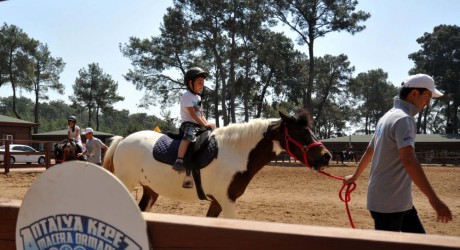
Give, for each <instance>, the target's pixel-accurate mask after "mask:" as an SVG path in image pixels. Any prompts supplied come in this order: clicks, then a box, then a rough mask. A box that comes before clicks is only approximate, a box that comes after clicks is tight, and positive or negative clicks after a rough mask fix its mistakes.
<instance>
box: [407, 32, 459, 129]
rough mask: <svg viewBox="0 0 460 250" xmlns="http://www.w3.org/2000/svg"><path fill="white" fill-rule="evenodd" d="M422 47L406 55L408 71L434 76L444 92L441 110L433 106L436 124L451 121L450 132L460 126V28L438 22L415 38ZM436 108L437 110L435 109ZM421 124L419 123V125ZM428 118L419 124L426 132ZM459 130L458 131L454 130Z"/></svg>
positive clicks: (441, 99) (449, 122)
mask: <svg viewBox="0 0 460 250" xmlns="http://www.w3.org/2000/svg"><path fill="white" fill-rule="evenodd" d="M417 42H418V43H419V44H420V46H421V47H422V48H421V49H420V50H419V51H417V52H414V53H412V54H410V55H409V59H411V60H413V61H414V63H415V67H414V68H413V69H411V70H410V73H412V74H414V73H425V74H429V75H431V76H433V78H434V79H435V82H436V85H437V87H438V88H439V89H440V90H441V91H442V92H443V93H444V94H445V95H444V96H443V97H442V98H440V99H439V101H440V102H441V103H442V109H440V108H439V107H436V106H435V105H440V104H439V103H438V104H436V103H435V105H433V108H434V110H433V111H435V113H438V115H436V116H435V118H433V119H434V120H435V121H434V122H435V123H444V124H446V125H447V124H452V129H453V131H459V128H460V108H459V107H460V27H459V26H457V25H439V26H436V27H434V29H433V32H432V33H425V34H424V35H423V36H422V37H420V38H418V39H417ZM436 110H437V111H436ZM419 126H420V124H419ZM426 126H427V121H426V120H424V121H423V125H422V127H424V130H425V132H426ZM457 133H458V132H457Z"/></svg>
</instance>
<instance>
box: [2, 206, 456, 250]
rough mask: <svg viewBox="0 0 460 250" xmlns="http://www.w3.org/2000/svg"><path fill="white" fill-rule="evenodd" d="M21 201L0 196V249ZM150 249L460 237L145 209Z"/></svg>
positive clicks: (364, 246) (442, 245)
mask: <svg viewBox="0 0 460 250" xmlns="http://www.w3.org/2000/svg"><path fill="white" fill-rule="evenodd" d="M20 206H21V201H19V200H8V199H2V198H0V249H2V250H10V249H11V250H14V249H16V245H15V244H16V243H15V231H16V230H15V226H16V220H17V216H18V213H19V207H20ZM143 216H144V219H145V221H146V222H147V230H148V235H149V238H150V242H151V246H152V248H153V249H321V250H335V249H340V250H343V249H353V250H369V249H372V250H383V249H398V250H428V249H436V250H442V249H457V250H458V249H460V237H452V236H439V235H421V234H408V233H393V232H382V231H374V230H362V229H347V228H333V227H318V226H305V225H292V224H281V223H272V222H256V221H246V220H230V219H215V218H202V217H191V216H179V215H166V214H156V213H143Z"/></svg>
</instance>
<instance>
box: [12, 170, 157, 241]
mask: <svg viewBox="0 0 460 250" xmlns="http://www.w3.org/2000/svg"><path fill="white" fill-rule="evenodd" d="M16 248H17V249H19V250H20V249H25V250H45V249H49V250H88V249H101V250H110V249H149V243H148V235H147V226H146V223H145V221H144V219H143V217H142V213H141V211H140V210H139V207H138V206H137V203H136V201H135V200H134V199H133V197H132V196H131V194H130V193H129V191H128V190H127V189H126V188H125V187H124V185H123V184H122V183H121V182H120V181H119V180H118V179H117V178H116V177H115V176H114V175H112V174H111V173H109V172H108V171H106V170H105V169H103V168H101V167H100V166H97V165H95V164H92V163H89V162H81V161H70V162H64V163H63V164H60V165H55V166H53V167H52V168H50V169H48V170H46V171H45V172H43V174H41V175H40V176H39V177H38V178H37V180H35V182H34V183H33V184H32V186H31V187H30V189H29V190H28V191H27V194H26V196H25V197H24V200H23V202H22V205H21V208H20V210H19V215H18V220H17V224H16Z"/></svg>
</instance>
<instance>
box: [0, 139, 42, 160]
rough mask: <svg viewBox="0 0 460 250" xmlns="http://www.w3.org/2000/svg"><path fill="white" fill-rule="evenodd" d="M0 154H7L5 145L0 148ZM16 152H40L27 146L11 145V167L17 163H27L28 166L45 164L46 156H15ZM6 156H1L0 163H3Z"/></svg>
mask: <svg viewBox="0 0 460 250" xmlns="http://www.w3.org/2000/svg"><path fill="white" fill-rule="evenodd" d="M0 152H3V153H4V152H5V145H2V146H0ZM15 152H31V153H36V152H39V151H37V150H35V149H34V148H32V147H30V146H27V145H20V144H10V154H11V156H10V165H12V164H14V163H15V162H25V163H27V164H31V163H38V164H42V165H43V164H45V155H38V154H31V155H24V154H20V155H15V154H14V153H15ZM3 158H4V154H0V162H3V160H4V159H3Z"/></svg>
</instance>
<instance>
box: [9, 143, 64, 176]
mask: <svg viewBox="0 0 460 250" xmlns="http://www.w3.org/2000/svg"><path fill="white" fill-rule="evenodd" d="M0 142H2V143H3V145H5V152H0V155H4V156H3V164H1V165H3V167H4V168H5V172H4V174H8V173H9V172H10V168H11V164H10V161H9V159H10V156H11V152H10V147H9V145H10V144H25V145H29V146H30V145H31V144H41V143H43V144H44V146H45V148H44V150H45V151H44V152H35V153H33V152H15V153H14V155H42V154H44V155H45V167H46V168H47V169H48V168H49V167H50V166H51V149H52V144H54V143H57V142H54V141H34V140H0ZM1 165H0V166H1Z"/></svg>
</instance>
